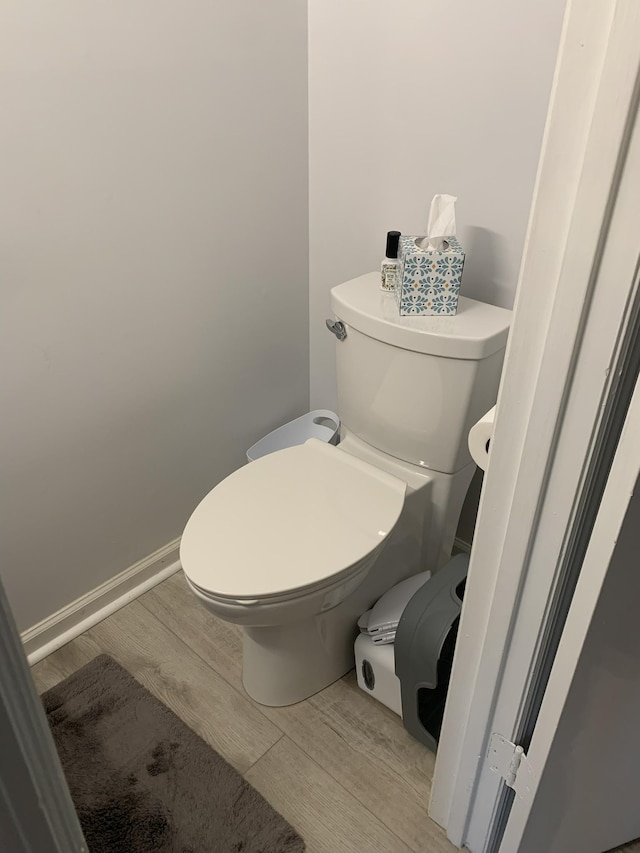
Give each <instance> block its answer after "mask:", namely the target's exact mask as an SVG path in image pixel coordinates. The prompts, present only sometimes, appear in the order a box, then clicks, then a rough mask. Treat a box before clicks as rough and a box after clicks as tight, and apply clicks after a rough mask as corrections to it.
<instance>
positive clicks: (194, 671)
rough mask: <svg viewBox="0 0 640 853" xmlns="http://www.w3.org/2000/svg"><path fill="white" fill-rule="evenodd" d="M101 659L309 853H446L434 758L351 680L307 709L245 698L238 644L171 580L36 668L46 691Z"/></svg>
mask: <svg viewBox="0 0 640 853" xmlns="http://www.w3.org/2000/svg"><path fill="white" fill-rule="evenodd" d="M103 652H106V653H107V654H110V655H111V656H112V657H113V658H114V659H115V660H117V661H118V663H120V664H121V665H122V666H124V667H125V668H126V669H127V670H129V672H130V673H131V674H132V675H133V676H135V678H137V679H138V681H140V682H141V684H143V685H144V686H145V687H146V688H147V689H148V690H149V691H150V692H151V693H153V694H154V695H155V696H157V697H158V698H159V699H161V700H162V701H163V702H164V703H165V704H166V705H167V706H168V707H169V708H171V709H172V710H173V711H174V712H175V713H176V714H177V715H178V716H179V717H181V718H182V719H183V720H184V721H185V722H186V723H187V725H189V726H190V727H191V728H192V729H193V730H194V731H196V732H197V733H198V734H199V735H200V736H201V737H202V738H204V740H206V741H207V743H209V744H211V746H212V747H213V748H214V749H216V750H217V751H218V752H219V753H220V755H222V756H224V758H226V760H227V761H229V762H230V763H231V764H232V765H233V766H234V767H235V768H236V769H237V770H238V771H239V772H240V773H242V774H243V775H244V776H245V778H246V779H247V780H248V781H249V782H250V783H251V784H252V785H253V786H254V787H255V788H257V789H258V790H259V791H260V792H261V793H262V794H263V796H264V797H266V799H267V800H268V801H269V802H270V803H271V804H272V805H273V806H274V807H275V808H276V809H277V810H278V811H279V812H280V813H281V814H282V815H284V817H285V818H286V819H287V820H288V821H289V822H290V823H291V824H292V825H293V826H294V827H295V828H296V829H297V830H298V832H299V833H300V834H301V835H302V837H303V838H304V839H305V841H306V843H307V851H308V853H352V852H353V853H411V851H413V853H452V852H453V851H455V850H456V849H457V848H455V847H454V846H453V845H452V844H450V843H449V841H447V839H446V836H445V834H444V832H443V831H442V830H441V829H440V827H438V826H437V825H436V824H435V823H433V821H431V820H430V819H429V817H428V816H427V805H428V802H429V791H430V785H431V776H432V773H433V766H434V755H433V754H432V753H431V752H430V751H429V750H428V749H426V747H424V746H422V744H420V743H418V742H417V741H416V740H414V739H413V738H412V737H411V736H410V735H409V734H408V733H407V732H406V730H405V729H404V727H403V726H402V722H401V720H400V718H399V717H397V716H396V715H395V714H393V713H392V712H391V711H388V710H387V709H386V708H385V707H384V706H383V705H380V704H379V703H378V702H376V701H375V700H373V699H372V698H371V697H369V696H367V695H366V694H365V693H363V692H362V691H361V690H360V689H359V688H358V686H357V684H356V680H355V674H354V673H353V672H352V673H350V674H349V675H346V676H345V677H344V678H343V679H341V680H340V681H337V682H336V683H335V684H332V685H331V686H330V687H328V688H326V689H325V690H323V691H322V692H320V693H318V694H316V695H315V696H313V697H312V698H310V699H307V700H306V701H305V702H301V703H299V704H298V705H293V706H290V707H288V708H265V707H264V706H262V705H258V704H257V703H255V702H253V701H252V700H251V699H249V697H248V696H247V694H246V693H245V692H244V690H243V687H242V681H241V671H242V637H241V632H240V630H239V629H237V628H236V627H235V626H231V625H228V624H226V623H224V622H221V621H219V620H218V619H216V618H215V617H214V616H213V615H212V614H210V613H208V612H207V611H206V610H205V609H204V608H203V607H202V606H201V605H200V604H199V603H198V602H197V601H196V599H195V598H194V596H193V594H192V593H191V592H190V591H189V590H188V589H187V586H186V584H185V581H184V578H183V575H182V573H179V574H176V575H174V576H173V577H171V578H169V579H168V580H166V581H164V582H163V583H161V584H160V585H158V586H156V587H155V588H154V589H152V590H151V591H149V592H147V593H146V594H145V595H143V596H141V597H140V598H138V599H137V600H136V601H133V602H131V604H128V605H127V606H126V607H123V608H122V609H121V610H119V611H118V612H117V613H114V614H113V615H112V616H110V617H108V618H107V619H105V620H104V621H103V622H101V623H100V624H98V625H96V626H95V627H93V628H91V629H90V630H89V631H86V632H85V633H84V634H82V635H81V636H79V637H78V638H77V639H75V640H73V641H72V642H70V643H68V644H67V645H66V646H64V647H63V648H61V649H59V650H58V651H57V652H54V653H53V654H51V655H49V657H47V658H45V659H44V660H43V661H41V662H40V663H38V664H36V665H35V666H34V667H33V668H32V673H33V676H34V680H35V683H36V686H37V688H38V691H39V692H40V693H42V692H43V691H45V690H47V689H48V688H49V687H53V685H55V684H56V683H57V682H58V681H60V680H61V679H63V678H65V677H66V676H67V675H70V674H71V673H72V672H74V671H75V670H76V669H79V668H80V667H81V666H82V665H83V664H85V663H87V662H88V661H89V660H91V659H92V658H94V657H95V656H96V655H98V654H101V653H103Z"/></svg>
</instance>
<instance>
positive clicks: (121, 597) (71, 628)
mask: <svg viewBox="0 0 640 853" xmlns="http://www.w3.org/2000/svg"><path fill="white" fill-rule="evenodd" d="M179 546H180V539H174V541H173V542H169V544H168V545H165V546H164V547H163V548H160V549H159V550H158V551H155V552H154V553H153V554H149V556H148V557H145V558H144V559H142V560H139V561H138V562H137V563H134V564H133V566H130V567H129V568H128V569H125V570H124V571H123V572H120V574H119V575H116V576H115V577H113V578H110V579H109V580H108V581H106V582H105V583H103V584H100V586H98V587H96V588H95V589H93V590H91V592H88V593H86V595H83V596H81V597H80V598H78V599H76V600H75V601H72V602H71V604H68V605H67V606H66V607H63V608H62V610H58V612H57V613H54V614H53V615H52V616H48V617H47V618H46V619H43V620H42V622H38V624H37V625H34V626H33V627H32V628H29V629H28V630H27V631H24V632H23V634H22V644H23V646H24V650H25V652H26V654H27V658H28V660H29V663H30V664H31V665H33V664H34V663H37V662H38V661H39V660H42V658H44V657H46V656H47V655H50V654H51V652H55V650H56V649H59V648H60V647H61V646H64V645H65V643H68V642H69V641H70V640H73V639H74V638H75V637H77V636H79V635H80V634H82V633H83V631H86V630H87V629H88V628H91V627H93V626H94V625H97V623H98V622H101V621H102V620H103V619H106V617H107V616H110V615H111V614H112V613H115V612H116V610H119V609H120V608H121V607H124V605H125V604H128V603H129V602H130V601H133V599H134V598H137V597H138V596H139V595H142V594H143V593H144V592H147V590H149V589H151V588H152V587H154V586H155V585H156V584H159V583H160V582H161V581H163V580H165V579H166V578H168V577H170V576H171V575H173V574H175V572H177V571H178V570H179V569H180V561H179V559H178V549H179Z"/></svg>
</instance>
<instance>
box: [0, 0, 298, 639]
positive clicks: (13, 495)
mask: <svg viewBox="0 0 640 853" xmlns="http://www.w3.org/2000/svg"><path fill="white" fill-rule="evenodd" d="M306 15H307V10H306V7H305V4H304V3H296V2H292V0H273V2H270V3H268V4H261V3H255V2H249V0H237V2H234V3H219V2H213V3H212V2H205V0H181V2H178V0H163V2H161V3H157V2H150V0H140V2H136V3H117V4H114V3H106V2H102V3H86V2H79V0H60V2H57V3H49V2H45V0H34V2H30V3H9V4H5V5H4V8H3V11H2V13H1V14H0V80H1V84H0V85H1V91H2V95H1V99H2V111H1V112H0V136H1V138H2V158H1V160H0V184H1V186H2V192H1V193H0V255H1V277H2V296H3V307H2V330H1V332H0V335H1V340H2V355H1V358H0V362H1V370H2V377H1V380H0V385H1V389H0V393H1V399H0V406H1V411H2V416H1V418H0V424H1V426H0V430H1V438H0V481H1V482H2V489H3V493H4V501H3V510H2V534H1V536H0V549H1V550H0V566H1V571H2V579H3V583H4V584H5V587H6V590H7V593H8V595H9V598H10V601H11V605H12V608H13V610H14V613H15V616H16V619H17V622H18V625H19V628H20V629H26V628H27V627H29V626H31V625H33V624H34V623H36V622H38V621H39V620H41V619H42V618H44V617H46V616H48V615H50V614H52V613H54V612H55V611H57V610H58V609H59V608H61V607H62V606H64V605H66V604H68V603H69V602H71V601H73V600H74V599H76V598H78V597H79V596H81V595H83V594H84V593H86V592H87V591H89V590H91V589H93V588H94V587H96V586H98V585H99V584H101V583H102V582H104V581H105V580H107V579H108V578H110V577H112V576H113V575H115V574H116V573H118V572H120V571H122V570H123V569H126V568H127V567H128V566H130V565H131V564H133V563H134V562H136V561H137V560H139V559H140V558H142V557H144V556H145V555H147V554H149V553H150V552H152V551H155V550H156V549H157V548H159V547H161V546H162V545H164V544H165V543H167V542H169V541H171V540H172V539H174V538H175V537H176V536H178V535H179V534H180V532H181V529H182V527H183V525H184V522H185V521H186V519H187V517H188V515H189V513H190V511H191V510H192V509H193V507H194V506H195V504H196V503H197V501H198V500H199V499H200V498H201V497H202V495H204V494H205V493H206V492H207V491H208V490H209V489H210V488H211V487H212V486H213V485H214V484H215V483H216V482H217V481H219V480H220V479H221V478H222V477H224V476H225V475H226V474H228V473H229V472H230V471H231V470H233V469H234V468H236V467H237V466H238V465H240V464H242V462H243V461H244V450H245V448H246V447H248V446H249V445H250V444H251V443H252V442H253V441H255V440H256V439H257V438H258V437H259V436H260V435H261V434H264V433H265V432H267V431H268V430H270V429H272V428H274V427H275V426H277V425H279V424H280V423H282V422H284V421H286V420H288V419H290V418H291V417H294V416H296V415H299V414H301V413H303V412H304V411H306V409H307V407H308V287H307V284H308V251H307V237H308V223H307V213H308V201H307V29H306V27H307V22H306Z"/></svg>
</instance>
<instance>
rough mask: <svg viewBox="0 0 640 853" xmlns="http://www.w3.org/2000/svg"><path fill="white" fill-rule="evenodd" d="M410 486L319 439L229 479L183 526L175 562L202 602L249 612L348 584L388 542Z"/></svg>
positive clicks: (272, 456) (266, 458) (254, 464)
mask: <svg viewBox="0 0 640 853" xmlns="http://www.w3.org/2000/svg"><path fill="white" fill-rule="evenodd" d="M405 490H406V484H405V483H404V482H403V481H401V480H399V479H397V478H396V477H394V476H392V475H391V474H387V473H386V472H384V471H381V470H379V469H378V468H375V467H374V466H373V465H369V464H368V463H366V462H363V461H362V460H360V459H357V458H355V457H354V456H351V455H350V454H348V453H345V452H344V451H342V450H340V448H339V447H334V446H332V445H329V444H325V443H324V442H321V441H318V440H317V439H310V440H309V441H307V442H306V443H305V444H303V445H298V446H296V447H289V448H286V449H285V450H281V451H278V452H277V453H271V454H269V455H268V456H264V457H262V458H261V459H258V460H256V461H255V462H251V463H250V464H249V465H246V466H244V467H242V468H240V469H239V470H237V471H235V472H234V473H233V474H231V475H230V476H229V477H227V478H226V479H225V480H223V481H222V482H221V483H220V484H219V485H217V486H216V487H215V488H214V489H213V490H212V491H211V492H209V494H208V495H206V497H205V498H204V499H203V500H202V501H201V502H200V504H199V505H198V506H197V507H196V509H195V510H194V512H193V514H192V516H191V518H190V519H189V521H188V522H187V526H186V528H185V531H184V534H183V536H182V541H181V545H180V559H181V562H182V567H183V569H184V572H185V574H186V576H187V578H188V579H189V581H190V582H191V583H192V584H193V585H194V586H195V587H197V588H198V589H199V590H201V591H202V592H203V593H204V595H205V596H209V597H211V598H212V599H217V600H220V601H228V602H230V603H237V604H246V605H255V604H259V603H261V602H265V603H266V602H267V601H269V602H273V603H275V602H276V601H277V600H279V599H280V600H288V599H290V598H292V597H295V596H298V595H302V594H304V592H305V591H308V590H310V589H319V588H322V587H323V586H329V585H331V584H333V583H335V582H336V581H338V580H340V579H341V578H342V577H343V576H344V578H345V579H346V578H349V576H350V575H352V574H353V573H354V572H357V570H358V568H359V567H360V566H361V564H362V563H363V562H364V561H365V560H366V559H367V558H368V557H369V556H370V555H371V554H372V552H374V551H376V550H377V549H378V548H380V546H381V545H382V544H383V543H384V541H385V540H386V538H387V537H388V536H389V534H390V533H391V531H392V530H393V527H394V526H395V523H396V521H397V520H398V517H399V515H400V512H401V511H402V507H403V504H404V495H405Z"/></svg>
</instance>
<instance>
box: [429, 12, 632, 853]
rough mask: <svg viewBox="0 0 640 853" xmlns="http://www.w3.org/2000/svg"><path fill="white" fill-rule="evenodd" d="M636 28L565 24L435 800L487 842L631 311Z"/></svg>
mask: <svg viewBox="0 0 640 853" xmlns="http://www.w3.org/2000/svg"><path fill="white" fill-rule="evenodd" d="M638 26H639V24H638V8H637V4H635V3H634V2H633V0H617V2H607V3H604V2H597V0H590V2H571V3H569V5H568V8H567V13H566V17H565V22H564V27H563V34H562V39H561V46H560V53H559V58H558V65H557V68H556V74H555V78H554V83H553V88H552V97H551V103H550V109H549V115H548V119H547V126H546V129H545V135H544V140H543V149H542V155H541V161H540V166H539V171H538V178H537V182H536V189H535V193H534V201H533V206H532V212H531V217H530V222H529V229H528V233H527V239H526V243H525V251H524V256H523V263H522V268H521V272H520V281H519V287H518V294H517V298H516V305H515V316H514V323H513V328H512V333H511V337H510V341H509V345H508V349H507V354H506V358H505V368H504V373H503V379H502V384H501V390H500V394H499V398H498V406H497V410H496V422H495V431H494V439H493V442H492V449H491V456H490V460H489V466H488V470H487V474H486V476H485V481H484V486H483V493H482V497H481V501H480V508H479V515H478V525H477V528H476V537H475V541H474V545H473V549H472V554H471V564H470V568H469V578H468V585H467V592H466V595H465V603H464V607H463V612H462V622H461V629H460V634H459V640H458V648H457V651H456V660H455V662H454V668H453V673H452V681H451V686H450V692H449V700H448V703H447V709H446V713H445V719H444V724H443V730H442V736H441V741H440V746H439V750H438V756H437V761H436V771H435V777H434V785H433V789H432V797H431V804H430V815H431V817H432V818H433V819H435V820H436V821H437V822H438V823H440V824H441V825H443V826H444V827H446V829H447V834H448V836H449V838H450V839H451V841H453V843H455V844H457V845H458V846H461V845H462V844H463V843H466V844H467V846H469V848H470V849H471V850H473V851H474V853H476V851H482V850H486V849H487V845H488V843H489V835H490V828H491V826H492V824H493V822H494V820H495V817H496V813H497V809H498V806H499V796H498V795H499V790H500V787H499V785H498V784H497V781H498V780H496V779H495V777H494V779H493V780H487V779H486V778H483V773H482V767H483V762H484V756H485V752H486V748H487V745H488V740H489V737H490V734H491V732H492V731H500V732H501V733H502V734H504V735H505V736H507V737H509V739H513V737H514V735H515V733H516V729H517V719H518V714H521V712H522V710H523V703H524V697H525V695H526V691H527V688H528V686H529V685H530V682H531V679H532V677H533V667H534V665H535V661H536V655H537V654H538V652H539V643H540V638H541V634H542V630H543V627H544V625H545V624H546V620H547V618H548V615H549V606H550V603H551V601H552V598H553V594H554V590H555V589H556V584H557V582H558V576H557V567H558V564H559V560H560V557H561V554H562V553H563V549H564V547H565V543H566V534H567V531H568V530H569V528H570V526H571V522H572V518H573V516H574V514H575V510H576V507H577V505H578V500H579V497H580V495H581V493H582V489H583V487H584V477H585V475H586V472H587V470H588V465H589V461H590V459H591V457H592V455H593V452H594V449H595V444H594V442H595V437H596V435H597V430H598V426H599V422H600V418H601V416H602V410H603V405H604V403H605V401H606V399H607V395H608V394H610V393H611V390H612V379H613V377H611V376H610V374H609V373H608V371H609V370H610V368H611V366H612V365H613V364H615V363H616V358H617V354H618V352H619V349H620V346H621V333H622V332H623V331H624V328H625V327H626V325H627V324H628V323H629V321H630V312H631V308H632V301H633V296H634V292H635V291H634V287H635V285H634V282H633V280H632V278H633V277H632V275H630V274H629V271H628V265H629V256H628V251H627V254H625V253H624V252H622V254H621V255H620V257H619V258H618V261H619V273H618V274H616V273H615V263H616V258H615V257H614V258H613V268H614V271H613V272H612V268H611V263H610V262H611V258H609V268H608V271H607V275H608V280H607V281H606V282H605V281H604V280H603V277H602V274H601V273H602V262H603V258H604V256H605V251H606V250H607V249H608V248H609V249H610V248H611V245H612V244H611V239H612V235H611V233H610V230H609V226H610V223H611V219H612V215H613V210H614V205H615V201H616V198H617V195H618V189H619V186H620V180H621V175H622V169H623V167H624V163H625V158H626V152H627V148H628V145H629V140H630V128H631V123H632V120H633V117H634V111H635V108H636V97H637V80H638V67H639V65H640V38H638V32H639V30H638ZM636 222H637V219H636ZM633 225H634V227H635V223H633ZM623 232H624V226H623V227H622V232H621V234H622V236H623ZM632 245H633V243H632ZM628 249H629V246H628V245H627V250H628ZM623 255H624V257H623ZM611 276H613V277H611ZM587 341H588V346H587ZM589 369H591V371H592V374H591V381H590V382H585V372H586V371H588V370H589ZM561 439H562V441H563V444H562V452H559V451H560V442H561ZM543 531H544V533H543ZM527 581H528V582H529V583H527ZM516 631H517V634H518V637H516ZM501 702H502V706H501V707H502V709H503V711H502V715H501V714H500V713H497V711H498V710H499V707H500V703H501ZM474 817H475V820H474Z"/></svg>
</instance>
